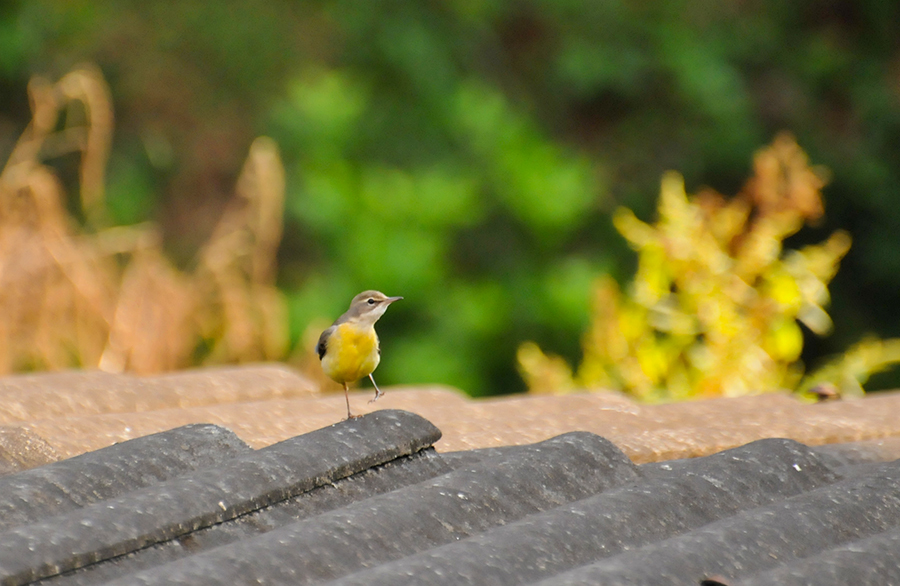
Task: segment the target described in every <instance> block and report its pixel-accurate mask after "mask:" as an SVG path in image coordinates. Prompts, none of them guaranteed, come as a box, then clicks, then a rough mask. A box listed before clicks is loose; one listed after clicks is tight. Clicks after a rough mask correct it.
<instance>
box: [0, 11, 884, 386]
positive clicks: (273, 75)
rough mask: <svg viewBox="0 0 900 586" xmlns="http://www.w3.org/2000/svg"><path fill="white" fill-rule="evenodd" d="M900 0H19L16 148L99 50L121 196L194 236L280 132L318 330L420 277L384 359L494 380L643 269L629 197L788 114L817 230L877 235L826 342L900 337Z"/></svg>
mask: <svg viewBox="0 0 900 586" xmlns="http://www.w3.org/2000/svg"><path fill="white" fill-rule="evenodd" d="M898 20H900V6H898V5H896V3H891V2H883V1H881V0H862V1H860V2H856V3H852V5H851V4H841V5H835V4H834V3H828V2H820V1H814V2H811V3H733V2H730V3H729V2H711V1H708V0H701V1H699V2H685V1H684V0H664V1H661V2H653V3H635V2H624V1H621V0H613V1H609V2H606V1H604V2H593V3H591V2H587V3H586V2H573V1H571V0H568V1H559V0H554V1H552V2H547V1H541V0H526V1H523V2H515V3H503V2H499V3H485V2H473V1H471V0H451V1H449V2H437V3H435V2H431V3H428V2H420V1H414V0H399V1H391V2H384V1H378V0H375V1H372V2H363V3H360V2H348V1H346V0H320V1H317V2H303V3H292V2H278V1H276V2H272V1H269V0H243V1H241V2H238V1H236V0H223V1H222V2H217V3H206V4H199V3H174V4H173V3H153V2H136V1H134V0H121V1H118V2H108V3H96V2H90V1H89V0H69V1H67V2H54V1H52V0H30V1H28V2H24V1H18V2H7V3H5V4H3V6H2V8H0V87H2V88H3V90H4V91H2V92H0V155H2V156H5V155H6V154H8V152H9V151H10V150H11V148H12V140H14V137H15V136H17V135H18V134H19V132H21V130H22V128H23V127H24V124H25V123H26V122H27V120H28V107H27V103H26V102H25V100H24V99H23V98H21V97H20V96H23V95H24V93H23V92H21V88H23V87H25V85H26V84H27V82H28V79H29V78H30V77H31V76H32V75H33V74H42V75H47V76H49V77H51V78H58V77H60V76H61V75H62V74H63V73H64V72H66V71H69V70H70V69H71V68H72V67H73V66H74V65H75V64H77V63H79V62H82V61H91V62H95V63H97V64H98V65H99V66H100V68H101V69H102V71H103V72H104V75H105V77H106V79H107V80H108V81H109V83H110V86H111V90H112V93H113V98H114V104H115V107H116V108H115V110H116V117H117V120H116V135H115V137H114V142H113V146H112V152H113V153H114V155H113V158H112V160H111V162H110V169H109V185H108V193H109V205H110V208H111V212H112V214H113V215H114V216H115V219H116V220H119V221H142V220H146V219H148V218H153V219H156V220H159V221H160V222H161V223H162V226H163V232H164V234H165V235H166V239H167V242H166V248H167V251H168V252H170V253H172V254H173V255H174V256H175V257H176V258H181V259H190V258H192V257H193V256H194V254H195V253H196V250H197V248H199V247H200V246H201V245H202V243H203V242H205V241H206V239H207V237H208V236H209V235H210V233H211V232H212V231H213V228H214V226H215V225H216V223H217V220H218V218H219V217H220V215H221V212H222V208H223V205H224V204H223V202H225V201H228V200H229V199H230V198H231V195H232V190H233V185H234V180H235V178H236V175H237V172H238V169H239V168H240V166H241V163H242V161H243V159H244V157H245V155H246V152H247V148H248V146H249V145H250V143H251V142H252V140H253V138H255V137H256V136H259V135H261V134H266V135H270V136H274V137H275V138H276V140H277V141H278V143H279V146H280V147H281V149H282V151H283V153H284V163H285V166H286V168H287V173H288V177H287V190H288V198H287V201H286V207H287V222H288V224H287V230H286V233H285V239H284V242H283V244H282V248H281V251H280V254H279V264H280V275H279V285H280V286H281V287H282V289H283V290H284V291H285V293H286V294H287V297H288V299H289V300H290V315H291V318H290V319H291V332H292V339H293V341H294V344H295V345H296V344H301V341H300V340H301V339H302V335H303V332H304V330H305V329H306V328H307V327H308V326H309V324H311V323H313V321H314V319H316V318H328V317H331V318H333V317H334V316H335V315H338V314H339V313H340V312H341V311H343V309H345V306H346V303H347V301H348V300H349V299H350V297H351V296H352V295H353V294H354V293H356V292H358V291H359V290H362V289H365V288H369V287H378V288H381V289H383V290H384V291H385V292H387V293H390V294H401V295H404V296H405V297H406V300H405V301H404V302H403V303H402V304H398V305H397V306H396V307H395V308H392V310H391V319H386V320H383V323H381V324H379V327H380V329H381V330H382V331H383V337H384V345H385V359H384V362H383V364H382V366H381V367H380V370H379V372H380V373H381V376H382V379H383V380H384V382H385V384H388V383H400V382H422V381H429V380H434V381H439V382H446V383H450V384H458V385H460V386H462V387H464V388H465V389H466V390H469V391H471V392H473V393H497V392H508V391H513V390H517V389H519V388H521V387H520V385H521V382H520V381H519V379H518V377H517V375H516V373H515V369H514V364H515V350H516V347H517V346H518V344H519V343H520V341H521V340H525V339H534V340H536V341H538V342H539V343H540V344H541V346H543V347H546V348H553V349H554V350H555V351H557V352H559V353H561V354H562V355H564V356H565V357H566V358H567V359H568V360H570V361H571V360H574V359H575V358H576V356H577V354H578V335H579V332H581V331H583V330H584V329H585V328H586V327H587V321H588V319H587V308H588V306H589V300H590V290H591V289H590V275H593V274H597V273H600V272H604V271H609V272H612V273H614V274H616V275H624V274H627V273H629V272H630V267H629V266H628V263H629V261H627V260H625V259H627V258H628V257H627V256H626V255H625V254H624V253H625V250H626V248H625V245H624V243H623V242H621V241H620V240H619V239H617V238H615V235H614V231H613V230H612V229H611V227H610V223H609V222H608V218H607V217H606V214H607V213H608V212H609V210H610V209H611V208H612V207H613V206H612V205H611V204H612V202H614V203H615V204H616V205H622V206H626V207H628V208H629V209H632V210H634V212H635V214H636V217H639V218H645V217H648V216H649V215H650V214H651V212H652V207H653V201H654V198H653V197H652V194H654V193H655V192H656V190H657V180H658V178H659V176H660V175H661V173H662V172H663V171H665V170H666V169H679V170H680V171H681V172H682V173H683V174H684V176H685V180H686V182H687V183H688V184H689V185H701V184H704V183H709V184H715V185H718V186H721V187H722V188H723V190H726V191H733V190H735V189H736V188H737V187H738V185H739V183H740V180H741V178H743V177H744V176H745V175H746V165H747V160H748V159H749V156H750V155H751V153H752V152H753V151H754V150H755V149H756V148H757V146H758V145H759V144H762V143H764V142H765V141H766V140H768V139H769V138H770V137H771V136H772V135H774V134H775V133H776V132H777V131H779V130H782V129H787V130H790V131H792V132H793V133H794V134H795V135H797V136H798V138H799V140H800V142H801V143H802V144H804V145H805V146H806V147H807V148H808V149H809V151H810V153H811V155H812V157H813V158H814V159H815V160H817V161H821V162H822V163H823V164H824V165H826V166H828V167H829V168H830V169H832V171H833V172H834V176H835V177H836V180H835V182H834V183H833V184H832V186H831V187H830V188H829V191H828V192H827V194H826V195H827V197H828V198H829V206H828V209H829V212H830V214H831V216H830V218H829V219H826V220H824V222H825V224H824V225H823V226H822V227H821V228H822V229H823V230H828V231H834V230H835V229H837V228H839V227H840V228H845V229H847V230H848V231H850V232H851V233H853V234H854V235H855V241H854V249H853V252H851V253H850V254H849V256H848V257H847V258H846V259H845V260H844V261H843V264H842V271H841V274H840V275H839V276H838V277H837V278H836V280H835V281H834V282H833V283H832V287H831V290H832V294H833V297H834V303H833V304H832V313H833V317H834V320H835V322H836V324H838V325H839V327H837V328H836V330H837V332H838V333H837V334H836V335H835V336H833V337H831V338H829V339H828V341H824V342H816V343H815V344H810V343H807V344H806V345H805V348H806V350H805V353H806V355H805V356H804V358H805V359H807V360H812V359H815V358H816V355H827V354H833V353H835V352H836V351H837V350H838V349H839V348H843V347H846V346H847V345H848V343H849V341H851V340H856V339H859V338H860V337H861V336H862V334H863V333H864V332H866V331H870V330H871V331H876V332H878V333H879V334H881V335H883V336H895V335H900V322H897V320H896V319H894V318H893V308H894V305H895V299H894V294H893V292H894V291H896V290H897V288H898V286H900V282H898V281H900V276H898V275H900V255H896V254H894V248H895V246H894V243H895V240H896V234H897V233H898V231H900V211H898V210H900V208H898V207H897V206H896V198H895V194H896V193H897V191H898V190H900V148H898V145H900V100H898V97H897V96H898V90H897V85H896V63H897V62H898V58H900V54H898V46H897V43H896V31H895V30H894V29H895V23H896V22H898ZM61 177H62V180H63V181H64V182H66V183H67V185H69V186H74V185H75V184H76V183H77V181H75V180H74V179H73V178H71V177H66V176H65V174H64V173H63V174H62V175H61ZM820 236H821V235H820V234H818V233H816V232H815V230H811V231H809V236H806V235H804V234H803V233H801V234H799V235H797V236H795V237H794V238H797V239H798V240H799V241H800V242H798V245H802V244H804V243H806V242H805V241H804V239H807V240H808V241H809V242H812V241H818V240H821V239H822V238H821V237H820ZM620 259H621V260H620ZM807 341H808V340H807ZM810 352H812V353H813V354H810Z"/></svg>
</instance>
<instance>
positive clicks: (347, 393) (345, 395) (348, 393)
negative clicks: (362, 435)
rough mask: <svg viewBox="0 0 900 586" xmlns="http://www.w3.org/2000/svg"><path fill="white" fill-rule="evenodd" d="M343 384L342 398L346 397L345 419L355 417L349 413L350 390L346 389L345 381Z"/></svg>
mask: <svg viewBox="0 0 900 586" xmlns="http://www.w3.org/2000/svg"><path fill="white" fill-rule="evenodd" d="M343 385H344V398H345V399H347V419H356V418H355V417H353V415H350V391H349V390H348V389H347V383H343Z"/></svg>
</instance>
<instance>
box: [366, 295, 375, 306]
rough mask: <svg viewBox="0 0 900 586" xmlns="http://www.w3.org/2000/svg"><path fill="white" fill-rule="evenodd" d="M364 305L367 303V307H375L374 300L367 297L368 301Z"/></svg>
mask: <svg viewBox="0 0 900 586" xmlns="http://www.w3.org/2000/svg"><path fill="white" fill-rule="evenodd" d="M366 303H368V304H369V305H375V300H374V299H372V298H371V297H369V300H368V301H367V302H366Z"/></svg>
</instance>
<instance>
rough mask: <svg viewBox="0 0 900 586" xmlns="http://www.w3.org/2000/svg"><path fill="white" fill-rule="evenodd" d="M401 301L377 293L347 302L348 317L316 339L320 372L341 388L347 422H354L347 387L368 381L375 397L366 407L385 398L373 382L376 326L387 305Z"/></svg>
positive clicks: (377, 355) (377, 358) (376, 358)
mask: <svg viewBox="0 0 900 586" xmlns="http://www.w3.org/2000/svg"><path fill="white" fill-rule="evenodd" d="M400 299H403V298H402V297H388V296H387V295H385V294H384V293H382V292H380V291H363V292H362V293H360V294H359V295H357V296H356V297H354V298H353V301H351V302H350V309H348V310H347V313H345V314H344V315H342V316H341V317H339V318H337V319H336V320H335V321H334V323H333V324H331V327H330V328H328V329H327V330H325V331H324V332H322V335H321V336H319V343H318V344H316V352H317V353H318V355H319V360H320V361H322V370H324V371H325V374H327V375H328V377H329V378H331V379H332V380H333V381H335V382H338V383H340V384H342V385H344V397H345V398H346V399H347V419H353V418H354V416H353V415H351V414H350V394H349V391H348V389H347V383H352V382H354V381H358V380H359V379H361V378H364V377H369V379H370V380H371V381H372V384H373V385H375V397H373V398H372V400H371V401H369V403H372V402H374V401H377V400H378V398H379V397H381V395H383V394H384V393H383V392H382V391H381V389H379V388H378V385H377V384H375V379H374V378H372V372H374V370H375V367H376V366H378V363H379V362H380V361H381V348H379V346H378V336H377V335H376V334H375V322H377V321H378V318H380V317H381V316H382V315H384V312H385V311H386V310H387V308H388V305H390V304H391V303H393V302H394V301H399V300H400Z"/></svg>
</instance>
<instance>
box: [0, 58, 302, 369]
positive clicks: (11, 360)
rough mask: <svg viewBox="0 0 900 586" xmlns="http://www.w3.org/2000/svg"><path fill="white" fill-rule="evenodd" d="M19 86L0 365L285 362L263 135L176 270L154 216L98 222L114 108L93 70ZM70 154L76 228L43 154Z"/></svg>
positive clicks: (270, 146)
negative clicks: (203, 238) (206, 234)
mask: <svg viewBox="0 0 900 586" xmlns="http://www.w3.org/2000/svg"><path fill="white" fill-rule="evenodd" d="M28 92H29V98H30V102H31V109H32V121H31V123H30V124H29V125H28V127H27V128H26V130H25V132H24V133H23V134H22V136H21V137H20V139H19V140H18V142H17V143H16V145H15V148H14V150H13V152H12V154H11V155H10V157H9V161H8V162H7V164H6V166H5V167H4V168H3V170H2V172H0V374H4V373H10V372H15V371H22V370H34V369H62V368H69V367H86V368H102V369H104V370H109V371H116V372H119V371H131V372H136V373H144V374H146V373H153V372H160V371H165V370H171V369H174V368H179V367H184V366H189V365H191V364H194V363H196V361H198V360H200V361H202V362H203V363H224V362H245V361H257V360H267V359H279V358H283V357H284V356H285V355H286V352H287V349H288V335H287V329H286V315H285V313H286V312H285V303H284V300H283V298H282V296H281V294H280V293H279V291H278V290H277V289H276V288H275V286H274V282H275V273H276V266H275V254H276V250H277V248H278V244H279V242H280V240H281V233H282V210H283V201H284V171H283V167H282V165H281V160H280V158H279V156H278V149H277V147H276V146H275V144H274V142H273V141H271V140H270V139H267V138H260V139H257V140H256V141H255V142H254V143H253V145H252V146H251V148H250V153H249V156H248V159H247V162H246V164H245V166H244V169H243V171H242V173H241V176H240V178H239V180H238V184H237V188H236V194H237V197H236V198H235V200H234V201H233V202H232V204H231V206H230V207H229V208H228V209H227V210H226V213H225V214H224V215H223V217H222V219H221V221H220V222H219V224H218V226H217V228H216V230H215V232H214V234H213V235H212V237H211V238H210V240H209V242H208V243H207V244H206V245H205V246H204V247H203V249H202V250H201V251H200V252H199V254H198V258H197V262H196V269H195V270H194V271H193V272H191V273H184V272H181V271H179V270H178V269H176V268H175V267H173V266H172V264H171V263H170V262H169V261H168V260H167V259H166V257H165V255H164V254H163V252H162V242H161V238H160V233H159V230H158V229H157V228H156V227H155V226H153V225H150V224H143V225H138V226H129V227H110V226H109V225H108V222H107V221H106V217H107V214H106V206H105V199H104V177H105V172H106V162H107V158H108V154H109V148H110V141H111V135H112V129H113V115H112V104H111V100H110V96H109V90H108V88H107V85H106V83H105V82H104V80H103V78H102V76H101V75H100V73H99V71H97V70H96V68H93V67H83V68H81V69H78V70H76V71H73V72H71V73H69V74H67V75H66V76H65V77H63V78H62V79H61V80H59V81H58V82H57V83H50V82H48V81H46V80H44V79H41V78H36V79H34V80H33V81H32V82H31V83H30V84H29V87H28ZM69 153H77V154H78V155H79V157H80V166H79V185H78V188H79V189H78V192H79V193H78V197H79V202H78V204H79V207H80V209H81V211H82V213H83V215H84V218H85V222H84V224H83V225H81V224H80V223H79V222H77V221H76V220H75V219H73V218H72V217H71V216H70V215H69V214H68V212H67V211H66V202H67V199H68V198H69V197H70V195H68V194H67V193H66V191H65V189H64V187H63V184H62V183H61V181H60V180H59V178H58V177H57V175H56V174H55V173H54V171H53V170H52V169H51V168H50V167H49V166H47V165H46V164H45V162H44V161H46V160H47V159H49V158H51V157H55V156H60V155H65V154H69ZM204 349H205V350H204Z"/></svg>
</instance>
